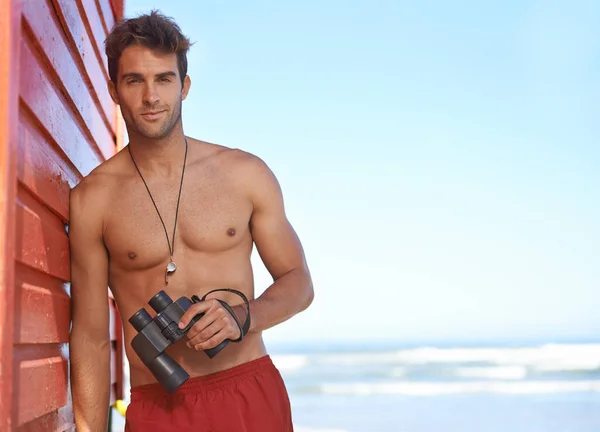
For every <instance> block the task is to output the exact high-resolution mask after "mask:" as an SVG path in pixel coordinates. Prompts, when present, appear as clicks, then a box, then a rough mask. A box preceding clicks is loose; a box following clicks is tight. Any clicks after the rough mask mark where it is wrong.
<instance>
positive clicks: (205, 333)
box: [186, 320, 224, 348]
mask: <svg viewBox="0 0 600 432" xmlns="http://www.w3.org/2000/svg"><path fill="white" fill-rule="evenodd" d="M196 325H197V324H196ZM195 327H196V326H194V327H192V329H190V331H189V332H188V334H187V337H188V341H187V342H186V344H187V346H188V347H189V348H195V347H196V345H198V344H201V343H203V342H206V341H207V340H209V339H210V338H211V337H213V336H214V335H216V334H217V333H218V332H220V331H221V330H223V328H224V326H222V325H220V324H219V322H218V320H217V321H214V322H212V323H211V324H210V325H209V326H208V327H206V328H205V329H203V330H200V331H198V332H196V333H194V334H193V335H190V333H192V331H194V330H196V329H195Z"/></svg>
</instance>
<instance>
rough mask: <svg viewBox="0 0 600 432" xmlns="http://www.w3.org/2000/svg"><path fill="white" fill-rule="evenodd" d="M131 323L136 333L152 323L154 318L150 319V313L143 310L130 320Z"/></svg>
mask: <svg viewBox="0 0 600 432" xmlns="http://www.w3.org/2000/svg"><path fill="white" fill-rule="evenodd" d="M129 322H130V323H131V325H132V326H133V328H135V330H136V331H138V332H140V331H142V329H143V328H144V327H146V326H147V325H148V324H149V323H150V322H152V318H150V315H149V314H148V312H146V309H144V308H141V309H140V310H139V311H137V312H136V313H134V314H133V315H132V316H131V318H129Z"/></svg>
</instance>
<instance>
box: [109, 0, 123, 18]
mask: <svg viewBox="0 0 600 432" xmlns="http://www.w3.org/2000/svg"><path fill="white" fill-rule="evenodd" d="M110 6H111V8H112V11H113V15H114V16H115V17H122V16H123V8H124V6H125V5H124V4H123V0H110Z"/></svg>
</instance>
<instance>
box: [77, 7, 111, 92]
mask: <svg viewBox="0 0 600 432" xmlns="http://www.w3.org/2000/svg"><path fill="white" fill-rule="evenodd" d="M77 4H78V6H79V10H80V14H81V18H82V19H83V20H85V21H86V22H87V24H88V26H89V29H90V32H91V34H92V37H93V38H94V45H95V47H96V48H97V49H98V53H97V55H98V56H99V58H100V60H101V62H102V65H106V70H107V71H108V58H107V57H106V52H105V50H104V40H105V39H106V36H107V35H108V30H107V29H106V27H105V26H104V20H103V19H102V17H101V14H102V11H101V10H100V9H99V8H98V4H97V3H96V1H95V0H77ZM107 93H108V92H107Z"/></svg>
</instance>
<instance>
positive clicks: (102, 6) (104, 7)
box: [96, 0, 115, 34]
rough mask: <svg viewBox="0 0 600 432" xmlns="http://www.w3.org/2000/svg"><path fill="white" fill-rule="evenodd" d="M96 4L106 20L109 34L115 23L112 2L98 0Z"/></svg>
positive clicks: (105, 23)
mask: <svg viewBox="0 0 600 432" xmlns="http://www.w3.org/2000/svg"><path fill="white" fill-rule="evenodd" d="M96 4H97V5H98V9H99V10H100V12H101V16H102V21H103V22H104V26H105V28H106V33H107V34H108V32H110V30H111V29H112V28H113V26H114V25H115V16H114V14H113V10H112V8H111V6H110V3H109V2H108V1H106V0H96Z"/></svg>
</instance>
